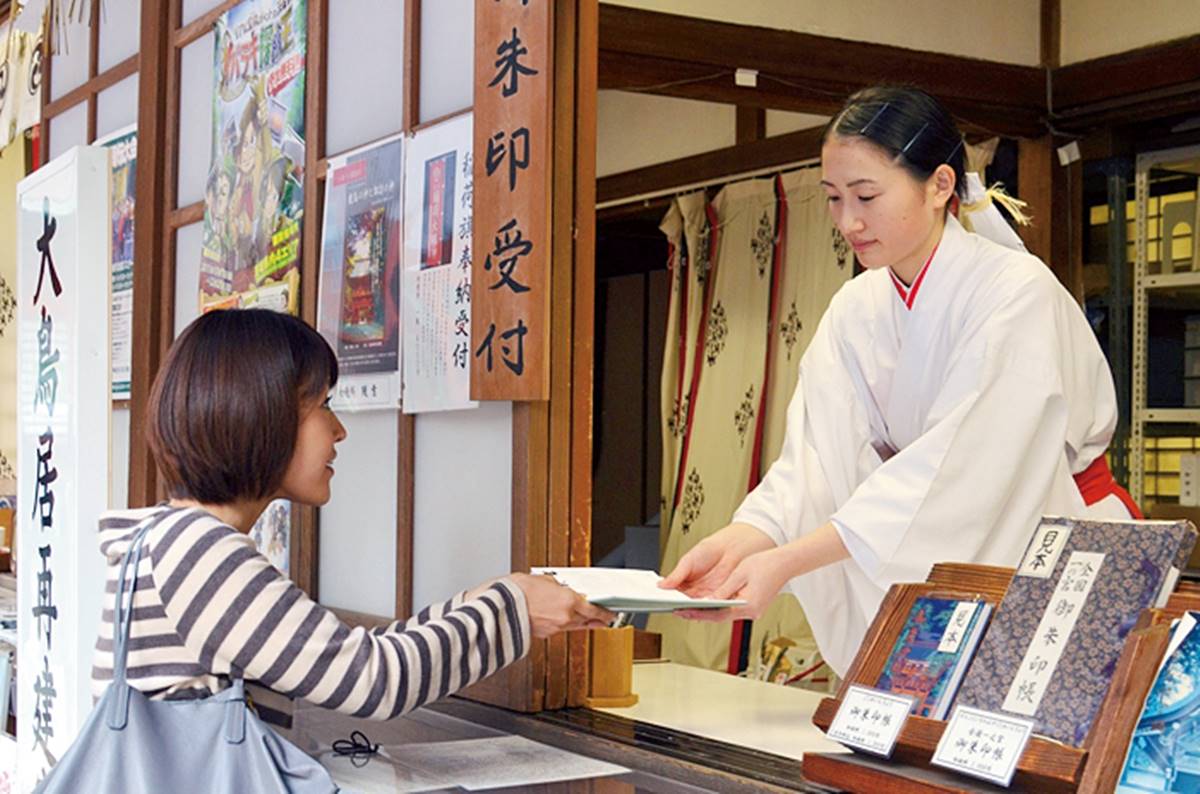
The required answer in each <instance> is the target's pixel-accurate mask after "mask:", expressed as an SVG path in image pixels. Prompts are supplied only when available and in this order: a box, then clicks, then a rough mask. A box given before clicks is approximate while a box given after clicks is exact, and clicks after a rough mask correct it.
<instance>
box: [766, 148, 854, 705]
mask: <svg viewBox="0 0 1200 794" xmlns="http://www.w3.org/2000/svg"><path fill="white" fill-rule="evenodd" d="M820 179H821V175H820V172H819V171H818V170H817V169H815V168H808V169H805V170H803V171H794V172H792V173H789V174H784V175H783V191H782V194H783V195H782V201H784V202H785V203H786V218H787V222H786V224H785V225H784V233H783V235H782V238H783V244H782V246H783V249H782V250H783V257H782V261H783V267H782V268H781V275H780V286H779V290H778V298H777V303H778V310H777V311H776V313H775V314H776V318H777V320H776V322H775V323H773V325H772V329H771V333H772V338H773V344H772V355H771V359H770V365H769V366H770V370H769V377H768V384H769V385H768V392H767V395H766V396H767V404H766V410H765V411H764V415H763V421H764V427H763V444H762V461H761V471H762V474H764V475H765V474H766V472H767V469H769V468H770V467H771V464H772V463H774V462H775V459H776V458H778V457H779V453H780V452H781V451H782V449H783V437H784V432H785V430H786V425H787V406H788V403H789V402H790V401H791V399H792V393H793V392H794V391H795V390H796V380H797V378H798V377H799V374H800V357H801V356H803V355H804V350H805V349H806V348H807V347H808V343H809V340H811V339H812V335H813V333H815V332H816V330H817V323H818V322H820V319H821V316H822V315H823V314H824V313H825V307H826V306H828V305H829V301H830V300H831V299H832V298H833V294H834V293H835V292H837V291H838V290H839V289H841V287H842V285H843V284H845V283H846V281H847V279H849V278H850V277H851V276H852V275H853V273H854V256H853V254H852V252H851V250H850V246H849V245H848V244H847V243H846V241H845V239H844V238H843V237H842V235H841V234H840V233H839V232H838V230H837V227H835V226H834V225H833V222H832V220H831V219H830V216H829V210H828V208H827V205H826V199H825V190H824V188H822V187H821V183H820ZM779 639H782V640H783V641H784V642H785V643H787V642H790V643H794V645H791V646H789V647H788V650H787V657H788V660H789V663H790V665H791V669H790V673H789V674H788V675H787V676H786V678H787V679H791V678H795V679H796V680H795V681H794V682H793V683H797V684H799V685H801V686H806V687H811V688H815V689H821V690H824V691H829V688H830V687H831V686H832V685H833V683H834V679H833V676H832V673H831V671H830V670H829V668H828V667H827V666H825V665H824V664H823V663H822V660H821V656H820V652H819V651H818V650H817V643H816V640H815V639H813V636H812V629H811V628H810V627H809V625H808V620H807V619H806V618H805V617H804V611H803V610H802V609H801V608H800V602H799V601H797V600H796V597H795V596H794V595H792V594H791V593H785V594H783V595H780V596H779V597H778V598H776V599H775V601H774V602H773V603H772V604H771V606H770V607H769V608H768V609H767V611H766V612H765V613H764V614H763V615H762V616H761V617H760V618H759V619H758V620H756V621H754V623H753V627H752V631H751V635H750V646H749V647H750V658H751V659H752V660H753V659H756V658H760V656H761V651H762V648H763V645H764V644H765V643H768V642H771V641H774V640H779ZM753 667H754V665H753V662H751V665H750V669H751V670H753Z"/></svg>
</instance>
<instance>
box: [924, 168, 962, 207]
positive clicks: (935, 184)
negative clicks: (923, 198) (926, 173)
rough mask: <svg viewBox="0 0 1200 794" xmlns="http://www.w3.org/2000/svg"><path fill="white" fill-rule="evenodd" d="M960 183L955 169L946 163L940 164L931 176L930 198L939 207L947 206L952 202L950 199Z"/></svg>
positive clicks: (929, 183)
mask: <svg viewBox="0 0 1200 794" xmlns="http://www.w3.org/2000/svg"><path fill="white" fill-rule="evenodd" d="M957 184H958V177H957V176H956V175H955V173H954V169H953V168H951V167H950V166H949V165H947V164H946V163H942V164H941V165H939V166H938V167H937V168H936V169H935V170H934V172H933V174H932V175H931V176H930V177H929V182H928V185H929V188H930V191H931V195H930V198H932V199H933V201H934V204H935V206H936V207H937V208H938V209H941V208H942V207H945V206H946V205H948V204H949V203H950V199H951V198H953V197H954V188H955V187H956V186H957Z"/></svg>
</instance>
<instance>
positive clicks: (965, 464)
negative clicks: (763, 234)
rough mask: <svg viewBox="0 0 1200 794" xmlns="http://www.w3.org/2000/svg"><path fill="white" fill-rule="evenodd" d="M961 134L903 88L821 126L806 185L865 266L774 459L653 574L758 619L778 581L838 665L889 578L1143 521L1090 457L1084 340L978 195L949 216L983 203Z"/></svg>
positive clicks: (872, 92) (1052, 284)
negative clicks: (819, 188) (1065, 529)
mask: <svg viewBox="0 0 1200 794" xmlns="http://www.w3.org/2000/svg"><path fill="white" fill-rule="evenodd" d="M963 149H964V142H963V137H962V133H961V132H959V130H958V128H957V127H956V126H955V123H954V121H953V119H952V118H951V117H950V114H949V113H947V112H946V109H945V108H944V107H942V105H941V103H939V102H938V101H937V100H936V99H934V98H933V97H932V96H930V95H929V94H927V93H925V92H923V91H920V90H917V89H914V88H906V87H887V86H885V87H875V88H868V89H864V90H862V91H859V92H858V93H856V94H854V95H853V96H851V97H850V98H849V99H848V100H847V101H846V104H845V106H844V107H843V108H842V110H841V112H839V113H838V114H837V116H835V117H834V118H833V120H832V121H831V122H830V124H829V126H828V127H827V128H826V130H825V135H824V142H823V146H822V149H821V175H822V180H821V184H822V185H823V186H824V188H825V192H826V195H827V198H828V201H829V211H830V213H831V215H832V218H833V222H834V224H835V225H836V226H837V228H838V230H839V231H840V233H841V234H842V236H843V237H844V238H845V239H846V241H847V242H848V243H849V244H850V246H851V247H853V249H854V253H855V255H856V256H857V259H858V262H859V263H860V264H861V265H862V267H863V268H864V269H865V271H866V272H864V273H862V274H861V275H859V276H858V277H856V278H853V279H851V280H850V281H848V282H847V283H846V284H845V285H844V286H843V287H842V288H841V289H840V290H839V291H838V293H837V294H836V295H835V296H834V298H833V300H832V301H831V302H830V305H829V308H828V309H827V310H826V312H825V315H824V317H823V318H822V319H821V322H820V325H819V326H818V328H817V331H816V333H815V334H814V337H813V340H812V342H811V344H810V345H809V347H808V349H807V350H806V351H805V353H804V356H803V358H802V360H801V362H800V378H799V382H798V383H797V385H796V391H795V394H794V396H793V398H792V401H791V404H790V406H789V407H788V413H787V432H786V436H785V440H784V445H783V450H782V452H781V454H780V457H779V459H778V460H777V461H776V462H775V464H774V465H773V466H772V467H771V468H770V470H769V471H768V472H767V475H766V476H765V477H764V478H763V480H762V482H761V483H760V484H759V485H758V487H757V488H756V489H755V490H754V491H752V492H751V493H750V494H749V495H748V496H747V497H746V499H745V500H744V501H743V502H742V505H741V507H740V508H739V509H738V510H737V511H736V513H735V514H734V516H733V521H732V523H731V524H730V525H729V526H727V527H725V528H724V529H721V530H719V531H718V532H716V533H714V534H712V535H710V536H709V537H707V538H705V539H703V540H701V541H699V542H698V543H696V545H694V546H692V547H691V549H690V550H688V551H687V553H685V554H684V555H683V556H682V557H681V558H680V560H679V562H678V564H677V565H676V566H675V569H674V570H673V571H672V572H671V573H670V574H669V575H668V576H667V577H666V578H665V579H664V581H663V582H662V583H661V584H662V586H663V587H672V588H673V587H678V588H681V589H683V590H684V591H685V592H688V593H690V594H693V595H708V596H714V597H716V598H731V597H737V598H743V599H746V600H747V601H748V602H749V603H748V606H747V607H745V608H743V609H740V610H734V611H726V612H725V613H724V614H719V615H712V614H710V615H705V614H704V613H686V616H687V617H692V618H697V619H722V618H724V619H728V618H730V617H733V618H741V617H756V616H757V615H759V614H761V612H762V611H763V610H764V609H765V608H766V607H767V605H768V604H769V603H770V601H771V599H773V598H774V597H775V595H776V594H777V593H778V592H779V591H780V590H781V589H782V588H783V587H785V586H790V589H791V590H792V592H794V593H795V594H796V596H797V597H798V598H799V600H800V603H801V605H802V606H803V607H804V611H805V615H806V616H807V618H808V620H809V623H810V624H811V625H812V630H813V634H814V637H815V639H816V641H817V645H818V647H819V648H820V649H821V652H822V655H823V656H824V657H825V660H826V661H827V662H828V663H829V665H830V666H831V667H832V668H833V669H834V671H835V672H837V673H838V674H839V675H844V674H845V672H846V670H847V669H848V667H849V666H850V663H851V662H852V661H853V659H854V655H855V653H856V652H857V650H858V647H859V644H860V643H861V642H862V638H863V636H864V635H865V633H866V630H867V627H868V626H869V625H870V622H871V620H873V619H874V617H875V613H876V611H877V610H878V608H879V604H880V602H881V601H882V600H883V596H884V594H885V593H886V592H887V590H888V587H890V586H891V585H892V584H894V583H897V582H920V581H924V580H925V578H926V576H927V575H928V572H929V570H930V568H931V566H932V565H933V564H934V563H936V562H942V561H960V562H974V563H984V564H991V565H1006V566H1015V565H1016V564H1017V563H1018V562H1019V560H1020V556H1021V554H1022V552H1023V551H1024V549H1025V546H1026V544H1027V543H1028V541H1029V538H1030V537H1031V536H1032V534H1033V532H1034V530H1035V529H1036V528H1037V525H1038V522H1039V520H1040V518H1041V516H1042V515H1045V514H1051V515H1071V516H1081V517H1087V518H1100V519H1103V518H1125V519H1128V518H1129V517H1130V516H1131V515H1133V516H1136V517H1140V516H1138V513H1137V507H1136V506H1135V505H1134V504H1133V502H1132V500H1130V498H1129V495H1128V494H1127V493H1125V492H1124V490H1123V489H1121V488H1120V487H1119V486H1118V485H1117V484H1116V482H1115V481H1114V480H1113V477H1112V474H1111V472H1110V471H1109V469H1108V464H1107V463H1106V462H1105V458H1104V451H1105V449H1107V447H1108V443H1109V440H1110V439H1111V438H1112V434H1113V428H1114V427H1115V425H1116V421H1117V405H1116V397H1115V392H1114V389H1113V381H1112V373H1111V372H1110V371H1109V368H1108V363H1107V362H1106V360H1105V358H1104V354H1103V352H1102V351H1101V349H1100V346H1099V344H1098V343H1097V341H1096V336H1095V334H1094V333H1093V332H1092V329H1091V327H1090V326H1089V324H1088V322H1087V319H1086V318H1085V317H1084V315H1083V312H1082V311H1081V310H1080V308H1079V304H1077V303H1076V302H1075V300H1074V298H1072V296H1071V295H1070V293H1068V292H1067V291H1066V290H1065V289H1064V288H1063V287H1062V285H1060V284H1059V283H1058V281H1057V280H1056V279H1055V277H1054V275H1053V274H1052V273H1051V271H1050V269H1049V268H1048V267H1046V265H1045V264H1044V263H1043V262H1041V261H1040V260H1039V259H1037V258H1036V257H1034V256H1031V255H1030V254H1028V253H1027V252H1025V250H1024V246H1022V245H1021V244H1020V242H1019V240H1017V239H1016V236H1015V235H1014V234H1012V231H1011V229H1009V227H1008V226H1007V225H1006V224H1005V223H1004V222H1003V221H1002V220H999V219H998V218H997V217H996V216H997V215H998V213H996V211H995V209H994V208H991V209H989V210H986V211H984V212H980V213H979V216H978V217H979V220H980V221H986V223H974V226H975V229H976V230H977V231H978V232H980V234H976V233H973V232H971V231H968V230H967V229H966V228H964V224H963V223H960V222H959V220H958V218H957V217H956V214H957V212H958V210H959V209H962V210H966V211H967V212H966V213H964V215H965V217H966V218H967V220H968V221H970V219H971V217H972V216H971V215H970V211H971V210H972V209H973V208H974V206H973V205H976V204H977V203H978V202H980V201H987V199H986V198H985V196H984V195H983V191H982V185H981V184H979V183H978V181H977V180H975V181H974V183H973V187H974V188H975V190H972V191H971V192H968V181H967V179H966V174H965V168H964V152H963ZM989 215H990V216H991V217H988V216H989ZM996 221H999V222H996ZM985 229H988V230H989V231H990V233H991V236H993V237H995V238H997V240H999V243H1000V244H998V243H997V242H993V240H991V239H988V238H987V237H986V236H984V234H983V233H984V232H985Z"/></svg>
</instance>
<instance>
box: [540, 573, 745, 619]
mask: <svg viewBox="0 0 1200 794" xmlns="http://www.w3.org/2000/svg"><path fill="white" fill-rule="evenodd" d="M532 572H533V573H535V574H547V575H549V576H553V577H554V578H555V579H556V580H558V582H559V583H560V584H564V585H566V586H567V587H569V588H571V589H572V590H574V591H575V592H577V593H579V594H580V595H582V596H583V597H584V598H586V599H587V600H588V601H590V602H591V603H593V604H596V605H598V606H602V607H604V608H605V609H611V610H612V611H614V612H673V611H675V610H676V609H725V608H728V607H739V606H744V605H745V604H746V602H745V601H730V600H720V599H715V598H692V597H691V596H689V595H686V594H684V593H681V592H679V591H678V590H663V589H662V588H660V587H659V586H658V582H659V580H660V579H662V577H661V576H659V575H658V574H657V573H656V572H655V571H644V570H638V569H636V568H570V567H568V568H534V569H533V571H532Z"/></svg>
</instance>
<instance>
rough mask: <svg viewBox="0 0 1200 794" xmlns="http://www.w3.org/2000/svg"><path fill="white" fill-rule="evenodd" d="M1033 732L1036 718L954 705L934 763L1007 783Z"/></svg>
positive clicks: (935, 754)
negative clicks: (1025, 717)
mask: <svg viewBox="0 0 1200 794" xmlns="http://www.w3.org/2000/svg"><path fill="white" fill-rule="evenodd" d="M1032 735H1033V720H1026V719H1021V718H1020V717H1010V716H1008V715H1005V714H994V713H992V712H990V711H983V710H982V709H973V708H971V707H969V706H955V707H954V713H953V714H951V715H950V721H949V724H947V725H946V730H945V731H943V732H942V738H941V739H940V740H939V741H938V746H937V750H936V751H935V752H934V754H933V763H935V764H937V765H938V766H944V767H946V768H948V769H953V770H955V771H957V772H962V773H964V774H967V775H971V776H972V777H978V778H982V779H983V780H988V781H991V782H992V783H997V784H999V785H1001V786H1007V785H1008V784H1009V783H1010V782H1011V781H1012V776H1013V773H1014V772H1015V771H1016V770H1017V762H1018V761H1020V760H1021V753H1023V752H1024V751H1025V745H1027V744H1029V737H1030V736H1032Z"/></svg>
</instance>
